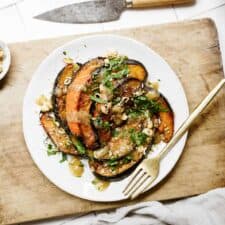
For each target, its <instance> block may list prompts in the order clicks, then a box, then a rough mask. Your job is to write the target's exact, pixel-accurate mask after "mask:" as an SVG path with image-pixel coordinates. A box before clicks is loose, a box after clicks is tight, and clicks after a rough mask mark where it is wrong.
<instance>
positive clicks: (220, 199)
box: [65, 188, 225, 225]
mask: <svg viewBox="0 0 225 225" xmlns="http://www.w3.org/2000/svg"><path fill="white" fill-rule="evenodd" d="M65 224H66V225H74V224H77V225H168V224H170V225H225V188H219V189H215V190H213V191H209V192H208V193H206V194H202V195H199V196H197V197H192V198H187V199H182V200H178V201H173V202H167V203H160V202H155V201H153V202H144V203H139V204H136V205H132V206H127V207H122V208H119V209H116V210H114V211H109V212H101V213H91V214H88V215H85V216H81V217H79V218H75V219H72V220H71V221H70V222H66V223H65Z"/></svg>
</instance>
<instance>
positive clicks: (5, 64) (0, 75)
mask: <svg viewBox="0 0 225 225" xmlns="http://www.w3.org/2000/svg"><path fill="white" fill-rule="evenodd" d="M0 48H1V49H2V50H3V52H4V58H3V62H2V72H0V80H1V79H3V78H4V77H5V75H6V74H7V72H8V70H9V67H10V64H11V54H10V50H9V48H8V46H7V45H6V44H5V43H4V42H3V41H0Z"/></svg>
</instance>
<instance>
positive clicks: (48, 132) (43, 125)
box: [40, 112, 81, 156]
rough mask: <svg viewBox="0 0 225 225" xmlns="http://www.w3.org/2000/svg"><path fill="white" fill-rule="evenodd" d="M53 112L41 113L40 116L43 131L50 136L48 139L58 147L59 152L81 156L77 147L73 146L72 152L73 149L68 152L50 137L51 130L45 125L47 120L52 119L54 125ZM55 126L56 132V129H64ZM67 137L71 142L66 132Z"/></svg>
mask: <svg viewBox="0 0 225 225" xmlns="http://www.w3.org/2000/svg"><path fill="white" fill-rule="evenodd" d="M50 113H51V112H43V113H41V114H40V122H41V125H42V127H43V129H44V130H45V133H46V134H47V135H48V137H49V138H50V140H51V141H52V142H53V144H54V145H55V146H56V148H57V149H58V150H59V151H61V152H64V153H66V154H71V155H76V156H77V155H81V154H80V153H79V152H78V151H77V149H76V148H75V146H73V145H71V146H72V147H71V149H72V151H71V149H68V151H67V150H66V151H65V150H63V149H62V147H60V146H59V145H60V144H59V143H57V141H56V140H54V138H53V137H52V135H50V131H49V128H48V127H47V126H46V125H45V119H47V118H48V119H51V120H52V123H54V121H53V120H54V119H53V118H52V117H51V116H50V115H49V114H50ZM54 126H55V130H56V129H58V128H61V129H63V128H62V127H57V126H56V125H54ZM65 135H66V136H67V137H68V139H69V140H71V139H70V136H69V135H68V133H67V132H66V131H65Z"/></svg>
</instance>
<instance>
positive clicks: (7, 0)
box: [0, 0, 225, 225]
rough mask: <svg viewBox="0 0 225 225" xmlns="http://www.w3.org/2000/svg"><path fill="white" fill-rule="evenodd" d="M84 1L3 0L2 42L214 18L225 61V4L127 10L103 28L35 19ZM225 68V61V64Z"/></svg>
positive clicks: (223, 0) (203, 1)
mask: <svg viewBox="0 0 225 225" xmlns="http://www.w3.org/2000/svg"><path fill="white" fill-rule="evenodd" d="M80 1H81V0H0V27H1V32H0V40H3V41H5V42H7V43H11V42H20V41H25V40H33V39H42V38H49V37H56V36H63V35H69V34H81V33H82V34H84V33H90V32H98V31H104V30H115V29H121V28H128V27H137V26H143V25H150V24H160V23H167V22H176V21H181V20H184V19H193V18H203V17H210V18H212V19H213V20H214V21H215V23H216V25H217V29H218V32H219V39H220V46H221V51H222V55H223V59H225V0H196V2H197V3H196V4H195V5H193V6H188V7H183V6H179V7H173V6H170V7H168V8H163V9H147V10H127V11H125V12H124V13H123V14H122V15H121V18H120V19H119V20H118V21H113V22H109V23H100V24H88V25H85V24H83V25H80V24H74V25H71V24H58V23H50V22H44V21H39V20H36V19H33V18H32V17H33V16H35V15H37V14H39V13H41V12H44V11H46V10H48V9H50V8H54V7H57V6H60V5H63V4H65V3H71V2H80ZM223 64H224V65H225V60H223ZM74 218H75V217H68V218H64V219H57V220H50V221H46V222H36V223H35V224H42V225H44V224H47V225H62V224H64V225H66V224H67V222H69V221H71V220H73V219H74ZM30 224H34V223H30Z"/></svg>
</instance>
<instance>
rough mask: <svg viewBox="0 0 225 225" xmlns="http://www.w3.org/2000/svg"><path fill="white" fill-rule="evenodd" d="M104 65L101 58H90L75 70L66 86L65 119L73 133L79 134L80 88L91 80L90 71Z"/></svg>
mask: <svg viewBox="0 0 225 225" xmlns="http://www.w3.org/2000/svg"><path fill="white" fill-rule="evenodd" d="M103 65H104V59H103V58H96V59H92V60H90V61H89V62H87V63H85V64H84V65H83V66H82V67H81V68H80V70H79V71H78V72H77V74H76V77H75V78H74V80H73V81H72V83H71V84H70V86H69V87H68V91H67V96H66V119H67V124H68V127H69V129H70V131H71V133H72V134H73V135H76V136H81V130H80V125H79V124H80V122H81V121H79V120H80V119H79V118H78V116H77V113H78V111H79V102H80V97H81V93H82V89H83V88H84V87H85V85H86V84H87V82H89V81H90V80H91V77H92V73H93V72H94V71H95V70H96V69H98V68H100V67H101V66H103Z"/></svg>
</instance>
